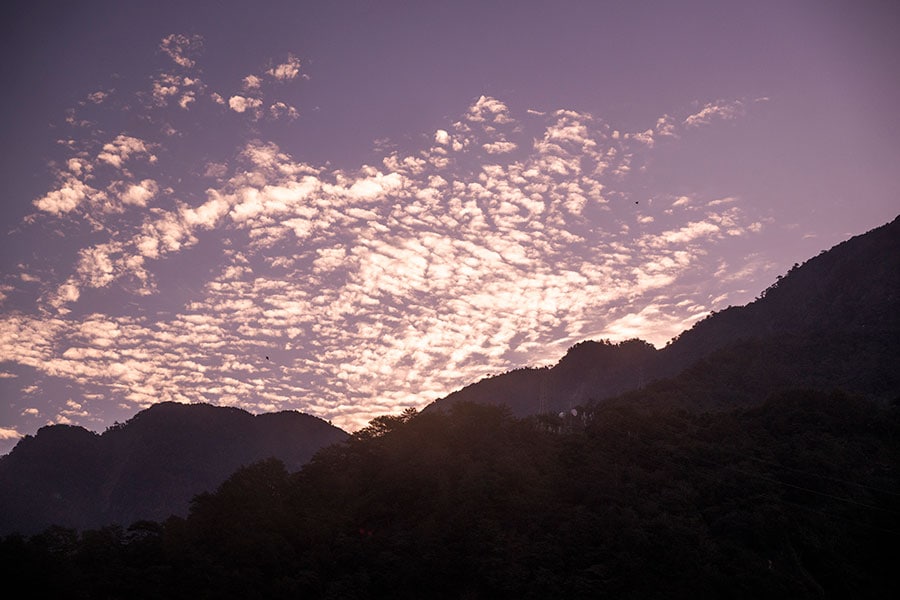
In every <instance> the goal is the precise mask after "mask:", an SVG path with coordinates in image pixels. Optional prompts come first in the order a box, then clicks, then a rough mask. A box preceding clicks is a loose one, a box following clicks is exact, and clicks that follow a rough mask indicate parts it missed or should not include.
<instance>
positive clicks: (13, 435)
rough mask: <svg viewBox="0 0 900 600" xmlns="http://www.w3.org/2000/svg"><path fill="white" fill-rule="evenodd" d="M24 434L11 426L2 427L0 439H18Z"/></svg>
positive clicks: (0, 428)
mask: <svg viewBox="0 0 900 600" xmlns="http://www.w3.org/2000/svg"><path fill="white" fill-rule="evenodd" d="M20 437H22V434H21V433H19V432H18V431H16V430H15V429H12V428H10V427H0V440H17V439H19V438H20Z"/></svg>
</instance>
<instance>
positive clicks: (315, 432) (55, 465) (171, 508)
mask: <svg viewBox="0 0 900 600" xmlns="http://www.w3.org/2000/svg"><path fill="white" fill-rule="evenodd" d="M346 437H347V434H346V433H345V432H344V431H342V430H341V429H338V428H337V427H334V426H332V425H330V424H329V423H327V422H325V421H323V420H321V419H318V418H316V417H312V416H310V415H305V414H301V413H298V412H279V413H270V414H264V415H257V416H254V415H252V414H250V413H248V412H246V411H243V410H240V409H236V408H224V407H215V406H211V405H207V404H192V405H185V404H177V403H173V402H165V403H161V404H157V405H154V406H152V407H151V408H148V409H147V410H144V411H141V412H139V413H138V414H137V415H135V416H134V417H133V418H132V419H130V420H129V421H127V422H126V423H124V424H122V425H117V426H114V427H112V428H110V429H108V430H107V431H106V432H104V433H103V434H102V435H98V434H96V433H93V432H90V431H88V430H86V429H84V428H81V427H72V426H68V425H51V426H48V427H43V428H41V429H39V430H38V432H37V434H36V435H35V436H25V437H24V438H23V439H22V440H20V441H19V443H18V444H17V445H16V447H15V448H13V450H12V452H10V453H9V454H8V455H6V456H3V457H2V458H0V534H4V533H9V532H12V531H19V532H22V533H29V532H35V531H38V530H41V529H43V528H45V527H47V526H48V525H50V524H55V525H62V526H66V527H74V528H77V529H83V528H88V527H96V526H101V525H107V524H112V523H119V524H122V525H130V524H131V523H133V522H134V521H137V520H144V519H146V520H155V521H162V520H164V519H166V518H167V517H168V516H170V515H172V514H175V515H186V514H187V511H188V506H189V503H190V501H191V499H192V498H193V497H194V496H195V495H197V494H199V493H201V492H205V491H210V490H213V489H215V488H216V487H217V486H218V485H219V484H221V483H222V482H223V481H224V480H225V479H226V478H227V477H228V476H229V475H231V474H232V473H233V472H234V471H235V470H236V469H238V468H239V467H241V466H244V465H248V464H251V463H254V462H257V461H260V460H263V459H266V458H270V457H275V458H278V459H279V460H281V461H282V462H283V463H284V464H285V465H286V466H287V467H288V468H289V469H291V470H298V469H299V468H300V467H301V466H302V465H303V464H304V463H306V461H308V460H309V459H310V458H311V457H312V455H313V454H315V452H316V451H318V450H319V449H320V448H322V447H324V446H328V445H330V444H333V443H336V442H339V441H342V440H344V439H345V438H346Z"/></svg>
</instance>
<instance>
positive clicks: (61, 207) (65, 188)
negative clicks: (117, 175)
mask: <svg viewBox="0 0 900 600" xmlns="http://www.w3.org/2000/svg"><path fill="white" fill-rule="evenodd" d="M96 193H97V190H95V189H94V188H92V187H91V186H89V185H87V184H85V183H84V182H83V181H81V180H79V179H78V178H76V177H72V176H67V177H66V178H65V180H64V181H63V182H62V183H61V185H60V187H59V188H57V189H55V190H52V191H50V192H48V193H47V195H46V196H44V197H42V198H38V199H37V200H35V201H34V203H33V204H34V206H35V207H36V208H37V209H38V210H42V211H44V212H48V213H52V214H55V215H59V214H62V213H67V212H71V211H73V210H75V209H76V208H78V206H79V205H81V203H82V202H84V201H85V200H86V199H87V198H88V197H89V196H92V195H94V194H96Z"/></svg>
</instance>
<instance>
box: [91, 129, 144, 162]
mask: <svg viewBox="0 0 900 600" xmlns="http://www.w3.org/2000/svg"><path fill="white" fill-rule="evenodd" d="M141 155H145V156H146V157H147V160H148V161H149V162H151V163H153V162H156V155H154V154H153V153H151V152H150V147H149V145H148V144H147V143H145V142H144V141H143V140H141V139H138V138H136V137H132V136H130V135H125V134H120V135H117V136H116V137H115V139H113V141H111V142H109V143H107V144H104V145H103V150H102V151H101V152H100V153H99V154H98V155H97V160H99V161H100V162H103V163H106V164H108V165H111V166H113V167H115V168H117V169H121V168H122V167H123V165H124V164H125V161H127V160H128V159H130V158H131V157H133V156H141Z"/></svg>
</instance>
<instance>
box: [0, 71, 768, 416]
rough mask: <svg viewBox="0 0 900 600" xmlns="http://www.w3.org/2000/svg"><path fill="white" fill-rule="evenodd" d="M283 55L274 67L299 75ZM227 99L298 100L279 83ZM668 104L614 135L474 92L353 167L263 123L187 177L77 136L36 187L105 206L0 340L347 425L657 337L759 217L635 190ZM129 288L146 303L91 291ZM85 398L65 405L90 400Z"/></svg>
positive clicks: (684, 319) (106, 390)
mask: <svg viewBox="0 0 900 600" xmlns="http://www.w3.org/2000/svg"><path fill="white" fill-rule="evenodd" d="M284 64H289V63H284ZM281 66H284V65H279V66H278V67H273V68H272V69H271V70H270V71H269V72H268V73H267V74H268V75H269V76H271V77H274V78H276V79H289V77H287V75H288V73H289V72H290V71H289V70H283V71H279V68H280V67H281ZM297 66H298V68H299V62H298V63H297ZM277 73H280V74H281V75H278V74H277ZM292 77H296V74H295V75H293V76H292ZM192 81H193V80H192ZM183 83H184V82H183V81H181V82H180V83H179V85H178V91H177V92H173V93H172V94H171V95H170V96H171V98H177V97H179V96H178V95H179V94H181V93H182V92H183V90H182V86H183ZM244 83H245V86H246V85H247V80H245V82H244ZM249 88H252V89H253V90H255V89H256V87H255V82H254V83H253V85H250V86H249ZM260 89H261V88H260ZM254 93H255V92H254ZM223 101H224V100H223ZM228 104H229V108H230V109H231V110H232V111H237V112H247V111H250V112H251V114H256V112H255V111H263V107H264V106H268V107H269V108H268V109H266V111H267V113H266V114H269V115H270V116H276V115H274V114H272V110H273V109H275V108H276V107H277V110H276V111H275V112H277V113H278V116H280V117H284V116H287V117H288V118H290V109H291V107H289V106H288V105H287V104H283V106H281V105H280V104H279V103H274V104H266V103H264V102H263V101H262V100H261V99H259V98H256V97H251V96H245V95H234V96H231V97H230V98H229V101H228ZM172 108H173V109H175V107H174V106H173V107H172ZM199 112H201V111H198V113H199ZM218 112H221V111H218ZM260 114H262V113H260ZM708 114H709V115H711V114H712V113H708ZM698 119H699V117H698ZM661 123H662V124H661ZM676 125H677V123H676V121H675V120H674V119H665V120H663V121H660V120H656V119H654V120H652V121H651V122H650V123H649V124H648V125H647V126H645V127H641V128H639V129H638V131H637V132H620V131H617V130H616V129H614V128H612V127H611V126H610V125H609V124H607V123H605V122H604V121H603V120H602V119H600V118H598V117H596V116H594V115H591V114H587V113H583V112H577V111H571V110H558V111H547V112H546V113H535V112H532V113H529V114H528V115H527V120H526V121H520V120H519V119H518V118H516V116H515V115H514V114H513V112H512V111H511V110H510V108H509V107H508V106H507V105H506V104H505V103H504V102H502V101H500V100H499V99H496V98H493V97H489V96H481V97H479V98H478V99H477V100H475V101H474V102H473V103H472V105H471V106H470V107H468V108H466V109H465V110H463V111H461V115H460V118H459V119H457V120H456V121H454V122H451V123H448V124H446V125H445V126H444V127H443V128H441V129H438V130H436V131H435V133H434V134H433V136H428V138H429V139H427V141H426V144H425V147H423V148H417V149H412V150H409V151H407V152H400V151H396V150H395V151H392V152H390V153H389V154H387V155H385V156H383V160H382V161H381V162H380V163H377V164H374V165H361V166H359V167H358V168H356V169H333V168H330V167H322V166H315V165H310V164H306V163H304V162H302V161H300V160H298V159H297V158H295V157H293V156H291V154H290V153H288V152H286V151H284V150H283V149H282V148H280V147H279V146H278V145H276V144H275V143H272V142H267V141H265V140H253V141H249V142H248V141H243V142H241V143H240V145H239V146H238V147H237V148H236V149H233V150H235V151H234V152H232V153H229V155H228V156H227V158H225V159H215V160H211V159H210V158H208V157H203V158H202V159H201V158H198V161H197V164H196V165H190V166H189V168H186V169H185V170H184V172H183V173H181V174H180V175H181V178H177V177H171V176H167V175H166V174H165V173H164V172H163V171H164V169H163V167H162V166H161V165H160V164H159V163H158V162H157V161H156V159H155V153H157V152H158V153H160V155H161V156H164V153H169V152H175V151H177V148H172V147H170V146H168V145H164V144H162V143H161V142H155V141H154V138H152V137H151V136H150V135H146V136H143V137H142V138H137V137H134V136H131V135H128V134H125V133H122V134H120V135H117V136H113V137H112V139H111V141H107V142H106V143H104V144H103V146H102V147H101V151H100V152H99V153H98V152H96V150H95V151H94V152H87V151H86V150H83V149H82V150H78V149H75V150H73V153H74V154H75V155H74V156H72V157H71V158H70V160H69V161H68V162H67V163H66V164H67V168H68V170H67V171H66V172H64V173H62V174H61V175H60V176H59V177H60V179H59V181H60V183H59V184H58V185H57V186H56V189H54V190H53V191H51V192H48V194H47V195H46V196H44V197H43V198H41V199H39V200H37V201H35V205H36V206H37V208H39V209H40V210H42V211H43V212H44V213H47V214H52V215H54V216H55V217H56V218H57V219H66V221H65V222H66V223H67V224H68V225H69V226H71V227H73V228H74V227H76V226H77V223H78V221H77V218H81V217H80V216H79V215H81V213H80V212H79V210H76V209H81V208H85V207H91V209H92V210H91V211H90V215H89V216H90V219H92V220H90V221H89V223H88V224H89V225H90V226H92V227H93V228H92V229H91V232H92V235H91V237H89V238H87V237H86V238H84V239H85V240H86V242H84V243H81V244H80V245H79V246H78V248H77V251H75V252H73V256H72V258H71V261H70V263H71V264H70V265H69V267H68V268H62V269H60V274H59V275H58V276H57V279H56V281H55V282H49V283H47V284H46V285H44V286H43V287H41V286H33V287H40V290H38V291H37V292H34V291H33V292H31V293H33V294H34V293H36V294H40V297H39V298H38V299H37V302H36V305H37V306H39V307H40V311H43V312H40V311H38V312H35V313H34V314H23V313H6V314H3V315H2V316H0V340H2V342H0V361H11V362H14V363H17V364H20V365H25V366H27V367H30V368H32V369H34V370H35V371H36V372H37V373H39V374H42V375H49V376H52V377H54V378H60V379H62V380H64V381H66V382H68V383H71V384H72V386H74V388H76V389H79V390H81V392H82V393H83V394H95V395H100V396H104V395H105V396H107V397H115V398H117V399H119V401H120V402H122V403H123V404H124V405H125V406H134V407H143V406H147V405H149V404H152V403H154V402H158V401H161V400H174V401H181V402H198V401H202V402H215V403H219V404H225V405H231V406H241V407H245V408H248V409H250V410H263V409H266V410H274V409H280V408H289V407H299V408H302V409H303V410H305V411H307V412H310V413H312V414H315V415H318V416H321V417H324V418H328V419H332V420H334V421H335V422H336V423H338V424H339V425H341V426H344V427H347V428H350V429H353V428H356V427H359V426H362V425H364V424H365V423H366V422H367V421H368V420H369V419H370V418H372V417H373V416H375V415H377V414H383V413H385V412H395V410H396V408H397V407H398V406H402V405H415V406H421V405H423V404H424V403H426V402H429V401H430V400H433V399H434V398H436V397H439V396H442V395H445V394H446V393H448V392H449V391H452V390H453V389H456V388H458V387H461V386H462V385H464V384H466V383H469V382H471V381H474V380H477V379H479V378H481V377H483V376H484V374H485V373H487V372H500V371H503V370H505V369H508V368H511V367H517V366H521V365H523V364H546V363H547V362H551V361H554V360H557V359H558V358H559V356H560V355H561V354H562V352H564V350H565V348H564V347H562V346H560V344H561V343H562V342H560V340H576V339H584V338H588V337H622V336H626V337H633V336H635V335H637V336H642V337H645V338H650V339H651V341H653V342H654V343H664V342H665V340H666V339H668V338H669V337H671V336H672V335H675V334H677V333H678V332H679V331H680V330H681V329H680V328H681V327H682V326H683V325H684V324H685V323H691V322H693V321H692V320H694V319H696V318H699V315H702V314H703V311H704V310H707V308H706V306H705V303H706V302H707V298H716V297H718V296H720V295H721V294H722V289H721V287H719V284H720V281H711V282H708V283H706V284H704V285H702V286H701V285H699V284H698V283H697V282H698V281H699V280H701V279H708V278H706V277H705V275H706V274H707V273H708V272H711V271H714V270H716V269H718V268H720V267H721V268H725V269H726V270H727V268H728V267H727V265H724V266H723V265H720V264H719V261H718V259H717V258H715V256H717V252H715V251H714V250H715V249H716V248H720V247H722V245H724V244H727V243H729V240H730V239H732V238H734V237H736V236H744V235H750V234H752V233H753V232H754V227H757V226H758V221H757V220H755V219H753V218H751V217H750V215H749V214H747V212H746V207H743V206H742V205H741V203H740V202H737V201H733V202H732V201H727V202H726V201H725V200H727V199H728V198H730V197H715V198H707V197H704V196H702V195H701V194H695V193H685V194H681V195H676V194H671V193H668V192H665V191H661V192H660V193H659V194H653V198H659V199H667V201H666V202H662V201H660V202H656V203H650V202H647V203H645V202H643V201H642V202H641V206H640V210H637V207H635V205H634V201H633V200H634V199H637V198H640V199H641V200H643V199H644V198H647V193H648V192H647V191H646V190H645V189H643V187H642V186H643V184H641V183H640V182H637V183H635V182H634V181H633V178H632V171H633V170H638V168H639V167H641V166H642V165H644V164H647V162H648V161H647V157H648V156H650V153H652V152H653V151H654V148H655V143H656V142H657V141H658V140H659V139H660V137H661V136H662V137H666V136H668V137H670V138H671V140H670V141H672V143H677V142H678V139H679V138H675V136H674V135H673V134H671V133H663V132H664V131H666V130H667V129H668V128H669V126H671V128H672V131H675V130H677V127H676ZM679 135H680V136H681V137H683V136H686V135H688V131H687V129H685V130H684V131H681V132H679ZM177 141H178V140H177V139H175V138H173V140H172V141H170V142H167V144H174V143H176V142H177ZM667 143H668V142H667ZM92 156H93V157H95V158H93V159H91V157H92ZM138 159H141V160H138ZM632 167H634V169H632ZM128 169H133V170H135V171H137V172H139V174H138V175H133V174H131V173H130V172H128ZM193 174H195V175H193ZM86 181H89V182H90V185H88V184H87V183H85V182H86ZM170 188H171V189H170ZM636 194H640V195H636ZM104 195H105V196H104ZM656 205H659V206H663V208H661V209H659V210H658V211H657V210H654V208H655V206H656ZM104 207H107V208H104ZM83 212H87V211H86V210H85V211H83ZM82 216H83V215H82ZM85 218H86V217H85ZM756 230H758V229H756ZM201 240H202V244H201ZM181 271H183V272H184V273H189V274H190V277H192V278H194V277H195V278H196V281H195V282H193V285H192V288H191V289H190V290H189V291H187V292H183V291H182V290H181V289H178V288H176V287H173V285H174V284H172V283H170V280H171V279H172V273H173V272H181ZM15 285H24V283H22V282H17V283H16V284H15ZM88 290H92V291H91V292H90V293H88ZM176 292H177V293H176ZM123 294H132V295H134V297H135V298H138V299H140V304H141V306H142V307H145V309H143V310H141V311H140V312H134V313H129V312H128V311H124V310H110V311H108V312H103V311H102V310H101V309H100V308H99V307H101V306H104V305H105V304H104V302H103V301H101V302H97V300H96V299H97V298H107V297H109V298H121V297H123ZM170 296H174V297H177V298H178V300H177V301H176V300H173V299H171V297H170ZM125 297H128V296H125ZM87 298H90V299H91V301H90V302H88V301H87V300H86V299H87ZM675 298H677V299H675ZM109 302H110V303H111V304H112V303H113V302H114V301H109ZM118 304H119V305H120V304H121V302H120V301H119V302H118ZM161 306H164V307H165V309H164V310H163V309H160V308H159V307H161ZM265 356H269V357H270V358H271V360H268V361H267V360H265V358H264V357H265ZM73 403H75V404H80V405H81V406H78V407H76V406H74V405H72V406H67V407H63V408H61V409H60V410H59V411H58V415H57V419H67V420H71V421H77V420H79V419H81V418H84V417H81V416H79V415H81V413H85V412H90V410H92V409H91V408H90V407H91V406H92V405H93V403H84V402H81V401H80V400H78V399H77V398H74V396H73Z"/></svg>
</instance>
